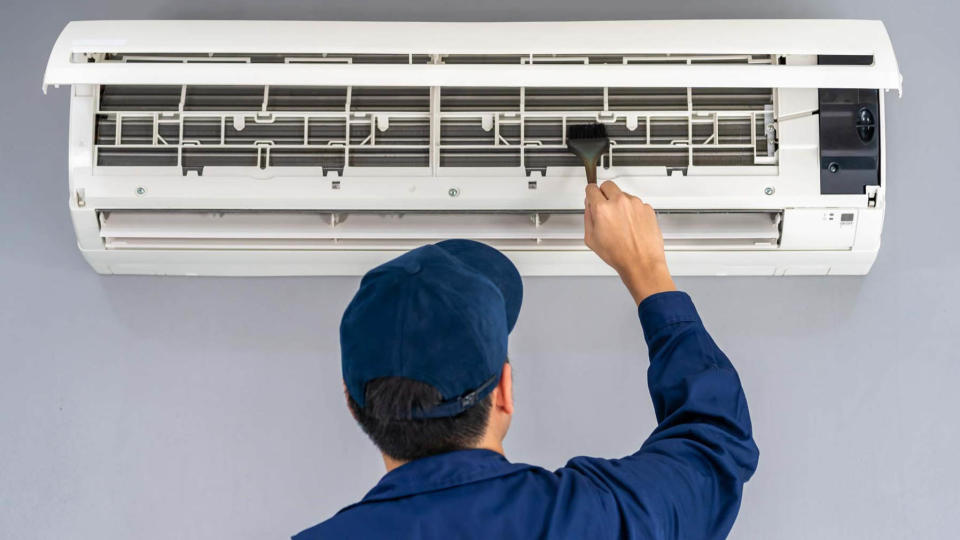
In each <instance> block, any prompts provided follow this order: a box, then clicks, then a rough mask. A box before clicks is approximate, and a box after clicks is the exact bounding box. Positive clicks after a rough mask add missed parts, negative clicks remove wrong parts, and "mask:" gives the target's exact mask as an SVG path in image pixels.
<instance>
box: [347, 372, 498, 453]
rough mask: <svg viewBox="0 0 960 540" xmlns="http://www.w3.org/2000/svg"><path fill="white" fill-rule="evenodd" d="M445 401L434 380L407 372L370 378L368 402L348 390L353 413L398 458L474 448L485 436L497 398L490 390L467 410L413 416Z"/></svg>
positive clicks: (366, 397) (386, 450)
mask: <svg viewBox="0 0 960 540" xmlns="http://www.w3.org/2000/svg"><path fill="white" fill-rule="evenodd" d="M441 401H443V396H442V395H441V394H440V391H439V390H437V389H436V388H435V387H434V386H432V385H430V384H427V383H424V382H420V381H417V380H414V379H408V378H406V377H382V378H379V379H373V380H372V381H370V382H368V383H367V386H366V389H365V396H364V406H363V407H360V405H359V404H358V403H357V402H356V401H355V400H354V399H353V397H351V396H350V395H349V394H347V404H348V406H349V407H350V411H351V412H352V413H353V416H354V418H356V419H357V422H358V423H359V424H360V427H361V428H363V431H364V432H365V433H366V434H367V436H369V437H370V440H372V441H373V444H375V445H377V448H379V449H380V451H381V452H383V453H384V454H386V455H388V456H390V457H391V458H393V459H396V460H399V461H412V460H414V459H419V458H422V457H426V456H431V455H434V454H441V453H444V452H451V451H453V450H463V449H466V448H472V447H474V446H476V444H477V443H478V442H479V441H480V439H481V438H482V437H483V434H484V432H485V431H486V429H487V423H488V421H489V420H490V409H491V407H492V403H493V398H492V397H491V395H487V396H486V397H484V398H483V399H481V400H480V401H478V402H477V403H476V404H475V405H473V406H472V407H470V408H469V409H467V410H465V411H463V412H462V413H460V414H458V415H456V416H451V417H445V418H412V417H411V416H412V415H411V411H414V410H416V409H420V410H426V409H429V408H431V407H433V406H435V405H437V404H438V403H440V402H441Z"/></svg>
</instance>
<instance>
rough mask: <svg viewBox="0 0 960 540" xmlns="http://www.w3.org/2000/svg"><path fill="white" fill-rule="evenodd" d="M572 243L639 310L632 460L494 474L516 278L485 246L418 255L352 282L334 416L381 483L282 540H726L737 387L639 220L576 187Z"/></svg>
mask: <svg viewBox="0 0 960 540" xmlns="http://www.w3.org/2000/svg"><path fill="white" fill-rule="evenodd" d="M585 230H586V237H585V242H586V244H587V246H589V247H590V248H591V249H592V250H593V251H595V252H596V253H597V255H599V256H600V257H601V258H602V259H603V260H604V261H606V262H607V263H608V264H610V266H612V267H613V268H614V269H616V271H617V272H618V273H619V274H620V277H621V278H622V279H623V282H624V284H625V285H626V286H627V289H628V290H629V291H630V293H631V294H632V295H633V298H634V300H635V301H636V303H637V306H638V308H637V309H638V312H639V315H640V322H641V324H642V325H643V334H644V337H645V338H646V341H647V346H648V348H649V352H650V367H649V370H648V376H647V384H648V385H649V387H650V395H651V397H652V398H653V407H654V411H655V412H656V416H657V421H658V422H659V425H658V426H657V428H656V429H655V430H654V431H653V433H652V434H651V435H650V436H649V438H647V440H646V442H644V443H643V446H641V447H640V449H639V450H637V451H636V453H634V454H632V455H629V456H626V457H622V458H619V459H601V458H591V457H576V458H573V459H571V460H570V461H569V462H568V463H567V465H566V467H563V468H560V469H558V470H556V471H553V472H551V471H548V470H546V469H542V468H540V467H536V466H534V465H526V464H523V463H511V462H510V461H508V460H507V458H506V457H505V456H504V452H503V446H502V441H503V438H504V436H506V434H507V429H508V428H509V426H510V419H511V417H512V416H513V411H514V407H513V387H512V383H511V376H510V363H509V362H508V361H507V360H506V359H507V335H508V334H509V332H510V330H511V329H512V328H513V325H514V323H515V322H516V321H517V315H518V314H519V312H520V300H521V297H522V285H521V281H520V276H519V274H518V273H517V270H516V269H515V268H514V266H513V264H511V263H510V261H509V260H507V258H506V257H504V256H503V255H502V254H501V253H500V252H498V251H497V250H495V249H493V248H491V247H488V246H486V245H484V244H480V243H477V242H471V241H468V240H448V241H445V242H440V243H438V244H434V245H429V246H424V247H421V248H418V249H415V250H413V251H411V252H409V253H406V254H404V255H402V256H400V257H398V258H396V259H394V260H392V261H390V262H388V263H386V264H384V265H382V266H379V267H377V268H375V269H373V270H371V271H370V272H369V273H368V274H367V275H366V276H364V278H363V280H362V281H361V283H360V289H359V291H357V294H356V296H355V297H354V298H353V301H351V302H350V305H349V306H348V307H347V310H346V313H344V316H343V321H342V322H341V325H340V343H341V349H342V362H343V380H344V385H345V387H346V394H347V403H348V406H349V408H350V411H351V412H352V414H353V416H354V417H355V418H356V419H357V421H358V422H359V423H360V426H361V427H362V428H363V430H364V431H365V432H366V433H367V434H368V435H369V436H370V438H371V439H372V440H373V442H374V444H376V445H377V447H378V448H379V449H380V450H381V452H382V453H383V460H384V463H385V464H386V468H387V474H386V475H384V477H383V479H381V480H380V483H379V484H377V485H376V486H375V487H374V488H373V489H372V490H370V492H369V493H367V495H366V496H365V497H364V498H363V500H361V501H360V502H358V503H356V504H353V505H350V506H347V507H346V508H344V509H343V510H341V511H340V512H338V513H337V514H336V515H335V516H333V517H331V518H330V519H328V520H327V521H324V522H323V523H320V524H319V525H316V526H314V527H312V528H310V529H307V530H305V531H303V532H301V533H300V534H298V535H296V536H295V539H296V540H314V539H320V538H323V539H338V540H339V539H349V538H358V539H369V538H390V539H394V538H397V539H406V538H412V539H437V540H449V539H460V538H476V539H483V540H500V539H513V538H519V539H525V538H531V539H532V538H572V539H606V538H611V539H612V538H631V539H633V538H637V539H639V538H643V539H667V538H690V539H697V540H700V539H710V538H724V537H725V536H726V535H727V533H728V532H729V531H730V527H731V526H732V525H733V522H734V519H736V517H737V512H738V510H739V507H740V497H741V491H742V489H743V484H744V482H746V481H747V480H748V479H749V478H750V476H751V475H752V474H753V472H754V470H755V468H756V466H757V458H758V452H757V447H756V445H755V444H754V442H753V437H752V433H751V428H750V415H749V413H748V411H747V402H746V399H745V398H744V394H743V388H741V386H740V380H739V378H738V377H737V372H736V371H735V370H734V368H733V366H732V365H731V364H730V361H729V360H728V359H727V357H726V356H724V354H723V352H721V351H720V349H719V348H717V345H716V344H715V343H714V342H713V340H712V339H711V338H710V335H709V334H707V331H706V330H705V329H704V327H703V323H702V322H701V321H700V317H699V316H698V315H697V311H696V309H694V307H693V303H692V302H691V300H690V297H689V296H687V295H686V294H685V293H683V292H679V291H677V290H676V288H675V286H674V284H673V280H672V279H671V278H670V274H669V272H668V270H667V265H666V261H665V258H664V252H663V238H662V236H661V234H660V230H659V228H658V226H657V220H656V216H655V214H654V211H653V209H652V208H651V207H650V206H648V205H646V204H644V203H643V202H642V201H641V200H640V199H638V198H636V197H634V196H632V195H629V194H626V193H623V192H622V191H621V190H620V189H619V188H618V187H617V186H616V185H615V184H614V183H613V182H606V183H604V184H603V185H602V186H600V187H597V186H596V185H590V186H587V200H586V212H585ZM637 396H638V397H639V396H640V392H639V390H638V392H637ZM638 403H639V401H638ZM625 436H626V435H625Z"/></svg>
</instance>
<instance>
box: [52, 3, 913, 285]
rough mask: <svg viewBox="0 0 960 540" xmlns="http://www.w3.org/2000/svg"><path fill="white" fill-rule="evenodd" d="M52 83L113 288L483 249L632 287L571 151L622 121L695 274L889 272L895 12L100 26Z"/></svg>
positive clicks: (635, 172)
mask: <svg viewBox="0 0 960 540" xmlns="http://www.w3.org/2000/svg"><path fill="white" fill-rule="evenodd" d="M571 36H576V39H571ZM584 36H589V39H584ZM43 84H44V88H46V86H47V85H71V96H70V135H69V138H70V154H69V187H70V191H69V193H70V197H69V201H70V203H69V204H70V211H71V213H72V216H73V222H74V225H75V227H76V232H77V239H78V243H79V246H80V250H81V251H82V253H83V254H84V256H85V257H86V259H87V260H88V261H89V262H90V264H91V265H92V266H93V267H94V268H95V269H96V270H97V271H98V272H102V273H127V274H129V273H134V274H185V275H292V274H358V273H362V272H364V271H366V270H367V269H369V268H370V267H372V266H373V265H375V264H377V263H379V262H381V261H383V260H386V259H387V258H390V257H392V256H394V255H396V253H397V252H398V251H399V250H405V249H408V248H411V247H414V246H417V245H420V244H422V243H425V242H432V241H435V240H439V239H442V238H447V237H465V238H474V239H479V240H483V241H485V242H488V243H490V244H492V245H494V246H496V247H498V248H500V249H501V250H503V251H504V252H506V253H507V254H508V255H509V256H510V257H511V258H512V259H513V260H514V261H515V262H516V263H517V265H518V267H519V268H520V270H521V271H522V272H523V273H525V274H528V275H531V274H568V275H572V274H604V273H609V272H611V271H610V269H609V268H607V267H606V265H604V264H603V263H602V262H601V261H600V260H599V259H598V258H596V257H595V256H594V255H593V254H592V253H591V252H590V251H588V250H587V249H586V247H585V246H584V245H583V242H582V235H583V230H582V228H583V225H582V212H583V199H584V193H583V187H584V177H583V170H582V167H580V165H579V163H578V162H577V160H576V158H575V157H574V156H573V155H572V154H570V153H568V152H567V150H566V149H565V145H566V141H565V139H564V137H565V135H564V134H565V127H566V126H567V125H569V124H571V123H583V122H602V123H604V124H606V128H607V132H608V133H609V134H610V136H611V138H612V144H611V147H610V151H609V152H608V153H607V154H606V155H605V156H604V159H603V162H602V167H601V170H600V174H599V176H600V179H601V181H602V180H604V179H616V181H617V182H618V183H619V184H620V185H621V186H622V187H623V189H625V190H626V191H630V192H632V193H635V194H637V195H639V196H641V197H643V198H644V199H645V200H646V201H648V202H649V203H650V204H651V205H653V206H654V208H656V209H657V211H658V212H659V214H660V220H661V226H662V228H663V233H664V237H665V244H666V248H667V250H668V262H669V265H670V268H671V270H672V271H673V273H675V274H711V275H719V274H756V275H780V274H863V273H866V272H867V271H868V270H869V269H870V266H871V265H872V264H873V261H874V259H875V257H876V254H877V250H878V248H879V245H880V232H881V228H882V224H883V212H884V206H885V200H884V193H885V184H886V180H887V179H886V177H885V175H884V160H885V156H886V153H885V152H884V147H883V143H884V127H885V124H884V121H883V112H884V91H885V90H889V89H899V88H900V74H899V72H898V68H897V63H896V60H895V58H894V54H893V49H892V48H891V44H890V40H889V38H888V36H887V32H886V30H885V29H884V26H883V24H882V23H880V22H876V21H833V20H799V21H785V20H745V21H719V20H717V21H646V22H587V23H576V22H550V23H381V22H255V21H90V22H72V23H70V24H68V25H67V27H66V28H65V29H64V30H63V33H62V34H61V35H60V37H59V39H58V40H57V43H56V45H55V46H54V48H53V52H52V53H51V55H50V61H49V64H48V65H47V70H46V74H45V76H44V83H43Z"/></svg>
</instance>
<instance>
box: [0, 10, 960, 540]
mask: <svg viewBox="0 0 960 540" xmlns="http://www.w3.org/2000/svg"><path fill="white" fill-rule="evenodd" d="M693 17H727V18H736V17H836V18H843V17H848V18H857V17H860V18H879V19H883V20H884V21H885V22H886V24H887V26H888V28H889V31H890V34H891V36H892V38H893V41H894V44H895V46H896V50H897V55H898V57H899V60H900V63H901V68H902V72H903V75H904V79H905V93H904V98H903V99H896V98H895V96H894V95H893V94H890V95H888V97H889V98H890V99H889V101H888V104H889V106H888V114H887V122H888V124H887V126H888V127H887V135H888V141H887V148H888V150H889V178H890V182H889V191H888V194H889V210H888V214H887V223H886V228H885V232H884V246H883V249H882V250H881V253H880V257H879V259H878V261H877V263H876V266H875V267H874V270H873V272H872V273H871V274H870V275H869V276H867V277H865V278H836V277H835V278H778V279H767V278H759V279H758V278H743V279H740V278H726V279H712V278H710V279H708V278H698V279H682V280H680V281H679V283H680V285H681V286H682V287H683V288H685V289H686V290H688V291H689V292H690V293H691V294H692V295H693V297H694V298H695V300H696V301H697V303H698V305H699V307H700V310H701V312H702V315H703V317H704V319H705V320H706V321H707V326H708V328H709V329H710V330H711V331H712V332H713V334H714V336H715V337H716V340H717V341H718V342H719V343H720V344H721V346H722V347H724V348H725V350H726V351H727V352H728V354H729V355H730V357H731V358H732V359H733V360H734V362H735V363H736V365H737V366H738V367H739V369H740V372H741V376H742V379H743V382H744V385H745V387H746V391H747V395H748V398H749V402H750V407H751V409H752V411H753V418H754V425H755V429H756V438H757V441H758V443H759V445H760V448H761V451H762V457H761V462H760V469H759V471H758V473H757V475H756V477H755V478H754V480H753V481H752V482H751V483H750V484H749V485H748V486H747V488H746V493H745V497H744V501H743V509H742V512H741V516H740V519H739V521H738V522H737V524H736V526H735V528H734V532H733V535H732V536H733V537H734V538H764V539H766V538H778V539H779V538H785V539H798V538H818V539H819V538H845V539H852V538H857V539H859V538H863V539H868V538H869V539H894V538H896V539H900V538H924V539H936V538H955V535H956V531H957V530H958V529H960V517H958V516H960V511H958V508H960V497H958V494H957V489H958V485H960V471H958V467H957V458H956V456H957V455H958V451H957V448H956V447H957V446H958V444H960V428H958V422H957V418H956V416H957V413H958V411H960V397H958V390H957V386H958V383H960V367H958V361H957V360H958V353H957V350H958V349H960V337H958V332H960V328H958V324H957V322H958V311H957V307H956V303H957V300H958V296H960V294H958V293H960V285H958V283H957V279H956V275H957V270H958V266H960V264H958V263H960V255H958V250H957V248H958V243H957V240H956V236H955V235H956V232H957V226H956V221H955V216H956V215H957V205H958V201H960V178H958V174H957V151H958V149H960V126H958V120H960V114H958V107H957V103H958V102H960V100H958V94H957V93H958V91H960V89H958V70H957V59H956V53H957V51H960V40H958V37H957V36H958V32H957V30H956V24H957V21H958V17H960V9H957V7H956V4H954V3H951V2H948V1H946V0H944V1H941V2H924V1H921V0H914V1H912V2H901V1H888V0H882V1H880V0H874V1H869V0H861V1H846V2H843V3H835V2H831V1H829V0H822V1H818V2H810V3H808V4H806V5H803V4H802V3H800V2H796V1H790V0H766V1H762V2H761V1H755V0H740V1H737V2H728V3H727V5H726V6H722V5H721V3H719V2H708V1H701V2H697V1H689V0H682V1H681V0H673V1H663V2H659V3H656V4H655V3H640V2H630V1H626V0H591V1H590V2H577V1H573V0H566V1H564V2H550V1H548V0H519V1H518V0H379V1H378V2H362V1H358V0H338V1H330V2H314V3H312V4H307V3H306V2H302V3H301V2H295V1H289V0H269V1H267V0H260V1H257V0H244V1H241V2H228V1H226V0H153V1H151V0H89V1H84V2H71V1H67V0H63V1H58V2H44V1H39V0H34V1H24V0H13V1H12V2H11V0H5V1H4V4H3V8H2V11H0V18H2V21H0V24H2V32H0V34H2V39H3V51H2V54H0V80H2V81H3V82H2V83H0V84H2V89H0V92H2V96H0V98H2V99H0V106H2V107H3V114H2V116H0V122H2V124H0V125H2V129H0V153H2V154H0V190H2V196H0V231H2V233H3V234H2V237H0V246H2V247H0V277H2V279H0V304H2V306H3V309H2V310H0V356H2V366H0V367H2V370H0V537H2V538H10V539H33V538H37V539H51V538H73V539H88V538H89V539H93V538H97V539H127V538H139V539H173V538H177V539H181V538H183V539H194V538H197V539H199V538H238V539H239V538H243V539H256V540H260V539H264V538H279V537H284V536H288V535H289V534H291V533H294V532H296V531H298V530H300V529H301V528H303V527H305V526H308V525H311V524H313V523H315V522H317V521H320V520H322V519H324V518H325V517H327V516H329V515H331V513H332V512H334V511H335V510H336V509H338V508H339V507H340V506H342V505H345V504H347V503H350V502H351V501H353V500H354V499H356V498H358V497H360V496H361V495H362V494H363V493H364V492H365V491H366V489H367V488H368V487H370V486H372V484H373V483H374V482H375V481H376V480H377V479H378V478H379V476H380V474H381V465H380V463H379V460H378V455H377V453H376V452H375V451H374V449H373V448H372V447H371V446H370V445H369V444H368V443H367V441H366V440H365V439H364V437H363V436H362V434H361V433H360V431H359V430H358V429H357V428H356V427H355V426H354V425H353V424H352V421H351V420H350V419H349V417H348V415H347V413H346V411H345V408H344V406H343V404H342V398H341V393H340V374H339V356H338V345H337V333H336V329H337V324H338V321H339V317H340V313H341V311H342V309H343V307H344V306H345V304H346V302H347V301H348V299H349V298H350V296H351V294H352V292H353V290H354V288H355V286H356V284H357V280H355V279H345V278H344V279H202V278H193V279H185V278H151V277H101V276H98V275H96V274H94V273H93V272H92V271H91V270H90V269H89V268H88V267H87V265H86V264H85V263H84V262H83V260H82V259H81V257H80V255H79V253H78V252H77V249H76V246H75V244H74V238H73V231H72V229H71V226H70V223H69V220H68V214H67V207H66V195H67V194H66V189H65V187H66V149H67V137H66V126H65V123H66V120H67V92H66V91H65V90H62V89H61V90H52V91H51V95H48V96H46V97H44V96H43V95H42V94H41V93H40V79H41V74H42V70H43V67H44V65H45V63H46V59H47V54H48V52H49V48H50V47H51V45H52V44H53V41H54V39H55V38H56V36H57V33H58V32H59V31H60V29H61V28H62V27H63V25H64V24H65V23H66V21H69V20H71V19H96V18H253V19H258V18H259V19H270V18H306V19H310V18H314V19H321V18H328V19H338V18H339V19H347V18H355V19H408V20H410V19H414V20H416V19H423V20H456V19H464V20H495V19H505V20H520V19H526V20H535V19H571V20H574V19H586V18H593V19H597V18H610V19H616V18H693ZM572 39H580V40H588V39H589V36H573V37H572ZM526 287H527V290H526V300H525V303H524V308H523V312H522V314H521V318H520V322H519V324H518V326H517V328H516V331H515V332H514V335H513V338H512V340H511V357H512V359H513V362H514V366H515V371H516V392H517V400H518V408H517V415H516V420H515V423H514V428H513V430H512V432H511V434H510V436H509V437H508V439H507V450H508V453H509V457H511V458H512V459H514V460H520V461H531V462H536V463H539V464H543V465H545V466H549V467H555V466H559V465H561V464H563V462H564V461H565V460H566V459H567V458H569V457H572V456H574V455H577V454H592V455H606V456H614V455H621V454H626V453H629V452H631V451H632V450H633V449H635V448H636V447H637V446H638V445H639V444H640V442H641V441H642V440H643V439H644V436H645V434H646V433H647V432H648V431H649V430H650V429H651V428H652V427H653V423H654V420H653V414H652V412H651V409H650V406H649V404H648V398H647V397H646V389H645V379H644V370H645V367H646V359H645V354H646V351H645V349H644V345H643V341H642V337H641V333H640V328H639V325H638V323H637V321H636V320H635V314H634V310H633V308H632V305H631V302H630V298H629V297H628V295H627V294H626V292H625V291H624V290H622V288H621V285H620V284H619V283H618V282H617V281H615V280H613V279H587V278H584V279H528V280H527V281H526Z"/></svg>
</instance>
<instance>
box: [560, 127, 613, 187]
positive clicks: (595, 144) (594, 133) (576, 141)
mask: <svg viewBox="0 0 960 540" xmlns="http://www.w3.org/2000/svg"><path fill="white" fill-rule="evenodd" d="M609 147H610V138H609V137H607V128H606V127H604V125H603V124H598V123H592V124H577V125H572V126H567V149H568V150H570V151H571V152H573V153H574V154H576V155H577V157H578V158H580V161H582V162H583V167H584V169H586V171H587V183H588V184H596V183H597V163H599V162H600V157H601V156H602V155H603V153H604V152H606V150H607V148H609Z"/></svg>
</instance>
